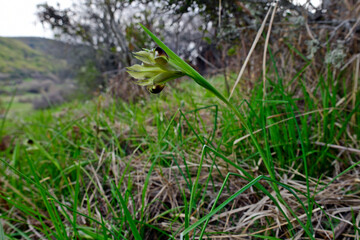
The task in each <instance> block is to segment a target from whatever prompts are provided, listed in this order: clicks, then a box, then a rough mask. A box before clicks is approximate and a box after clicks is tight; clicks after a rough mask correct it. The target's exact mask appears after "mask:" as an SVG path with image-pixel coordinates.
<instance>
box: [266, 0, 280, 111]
mask: <svg viewBox="0 0 360 240" xmlns="http://www.w3.org/2000/svg"><path fill="white" fill-rule="evenodd" d="M278 3H279V1H277V2H276V3H275V7H274V10H273V13H272V15H271V19H270V24H269V28H268V31H267V34H266V40H265V45H264V55H263V105H264V106H265V99H266V52H267V47H268V45H269V39H270V33H271V27H272V24H273V22H274V17H275V13H276V9H277V5H278Z"/></svg>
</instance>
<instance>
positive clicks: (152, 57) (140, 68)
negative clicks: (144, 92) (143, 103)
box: [127, 47, 185, 93]
mask: <svg viewBox="0 0 360 240" xmlns="http://www.w3.org/2000/svg"><path fill="white" fill-rule="evenodd" d="M134 56H135V58H137V59H139V60H140V61H141V62H142V64H141V65H139V64H135V65H133V66H131V67H128V68H127V70H128V71H127V72H128V73H129V74H130V75H131V76H132V77H133V78H135V79H137V81H136V82H135V83H136V84H138V85H141V86H146V87H147V89H148V91H149V92H151V93H159V92H161V91H162V90H163V89H164V87H165V84H166V83H167V82H168V81H171V80H173V79H176V78H179V77H182V76H184V75H185V74H184V73H183V72H182V71H181V70H180V69H179V67H178V66H177V65H176V64H175V63H174V62H173V61H172V60H171V59H170V58H169V56H168V55H167V54H166V52H165V51H164V50H163V49H161V48H160V47H157V48H155V49H152V50H148V49H144V50H143V51H140V52H136V53H134Z"/></svg>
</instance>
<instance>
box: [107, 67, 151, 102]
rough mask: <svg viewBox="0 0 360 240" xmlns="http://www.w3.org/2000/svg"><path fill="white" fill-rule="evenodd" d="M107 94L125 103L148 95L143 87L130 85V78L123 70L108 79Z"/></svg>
mask: <svg viewBox="0 0 360 240" xmlns="http://www.w3.org/2000/svg"><path fill="white" fill-rule="evenodd" d="M108 93H109V94H110V95H111V96H112V97H115V98H121V99H123V100H125V101H127V102H128V101H136V100H137V99H139V98H143V97H144V96H146V95H148V94H147V92H146V90H145V88H144V87H140V86H138V85H136V84H134V83H132V80H131V78H130V77H129V75H128V74H127V73H126V72H125V70H121V71H119V73H118V74H116V75H114V76H113V77H112V78H110V81H109V84H108Z"/></svg>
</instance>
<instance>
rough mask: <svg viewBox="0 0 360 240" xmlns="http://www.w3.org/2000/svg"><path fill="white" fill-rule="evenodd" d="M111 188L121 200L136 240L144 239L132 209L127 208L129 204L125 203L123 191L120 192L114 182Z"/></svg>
mask: <svg viewBox="0 0 360 240" xmlns="http://www.w3.org/2000/svg"><path fill="white" fill-rule="evenodd" d="M111 188H112V191H113V192H115V194H114V195H115V196H116V197H117V199H118V201H119V202H120V204H121V207H122V209H123V210H124V214H125V217H126V220H127V222H128V223H129V225H130V229H131V232H132V234H133V236H134V238H135V240H142V238H141V236H140V233H139V231H138V230H137V228H136V225H135V222H134V219H133V218H132V216H131V213H130V211H129V210H128V208H127V205H126V203H125V201H124V198H123V197H122V196H121V193H120V191H119V189H117V187H115V186H114V184H113V183H112V182H111Z"/></svg>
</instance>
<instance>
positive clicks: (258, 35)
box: [229, 7, 272, 100]
mask: <svg viewBox="0 0 360 240" xmlns="http://www.w3.org/2000/svg"><path fill="white" fill-rule="evenodd" d="M271 9H272V7H270V8H269V11H268V12H267V13H266V16H265V18H264V21H263V22H262V24H261V27H260V29H259V31H258V32H257V35H256V37H255V40H254V42H253V44H252V46H251V49H250V51H249V53H248V55H247V57H246V59H245V62H244V64H243V65H242V67H241V70H240V72H239V75H238V77H237V79H236V82H235V84H234V86H233V88H232V90H231V93H230V96H229V100H230V98H231V96H232V95H233V93H234V90H235V88H236V85H237V84H238V83H239V81H240V78H241V76H242V75H243V73H244V71H245V68H246V65H247V63H248V62H249V60H250V57H251V54H252V53H253V51H254V49H255V47H256V44H257V43H258V41H259V39H260V36H261V33H262V32H263V30H264V27H265V23H266V20H267V19H268V17H269V14H270V11H271Z"/></svg>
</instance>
